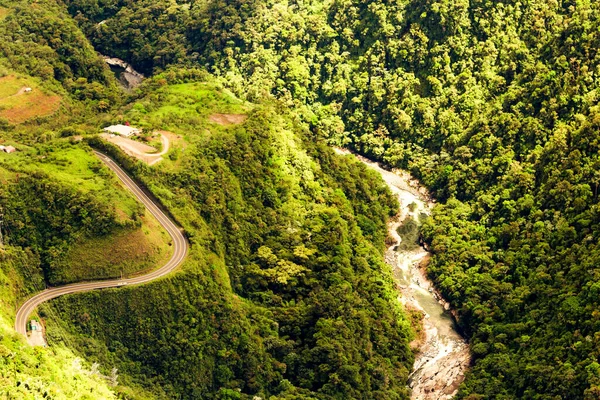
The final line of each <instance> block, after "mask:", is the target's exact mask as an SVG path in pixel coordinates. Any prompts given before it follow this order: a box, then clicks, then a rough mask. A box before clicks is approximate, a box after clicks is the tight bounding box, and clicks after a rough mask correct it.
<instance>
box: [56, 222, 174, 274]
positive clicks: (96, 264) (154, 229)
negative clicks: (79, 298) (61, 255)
mask: <svg viewBox="0 0 600 400" xmlns="http://www.w3.org/2000/svg"><path fill="white" fill-rule="evenodd" d="M142 224H143V225H142V227H140V228H137V229H122V230H119V231H117V232H114V233H112V234H111V235H110V236H104V237H100V238H86V239H83V240H82V241H80V242H77V243H76V244H75V245H74V246H73V248H72V249H71V250H70V251H69V253H68V254H67V256H66V258H65V265H66V266H67V268H68V270H69V276H70V277H72V278H73V281H82V280H87V279H106V278H114V277H118V276H120V275H119V274H120V273H123V276H124V277H127V276H131V275H133V274H139V273H142V272H144V271H147V270H151V269H153V268H156V267H158V266H160V265H162V264H164V263H166V262H167V260H168V259H169V257H170V256H171V254H172V252H171V251H170V247H169V243H170V241H171V238H170V237H169V235H168V234H167V233H166V232H165V231H164V229H162V227H161V226H160V225H159V224H158V222H157V221H156V219H155V218H154V217H153V216H152V215H150V214H149V213H148V212H146V213H145V214H144V216H143V217H142Z"/></svg>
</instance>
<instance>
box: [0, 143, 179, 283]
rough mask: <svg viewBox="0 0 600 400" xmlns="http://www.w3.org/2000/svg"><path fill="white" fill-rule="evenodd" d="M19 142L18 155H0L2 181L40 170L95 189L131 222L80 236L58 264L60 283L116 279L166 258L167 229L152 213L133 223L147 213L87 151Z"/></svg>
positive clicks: (78, 147)
mask: <svg viewBox="0 0 600 400" xmlns="http://www.w3.org/2000/svg"><path fill="white" fill-rule="evenodd" d="M17 146H18V148H19V150H20V151H19V152H17V153H12V154H6V153H0V179H3V178H4V179H10V177H12V179H16V175H17V174H18V173H19V172H20V173H33V172H36V171H42V172H44V173H46V174H47V175H48V176H50V177H51V178H52V179H54V180H56V181H59V182H60V183H61V184H63V185H67V186H71V187H73V188H75V189H77V190H79V191H82V192H84V193H93V194H94V196H95V197H96V198H98V199H101V200H102V201H103V202H106V203H107V204H110V205H111V207H114V209H115V211H116V214H117V216H118V217H119V219H120V221H121V222H122V223H126V224H129V225H130V227H127V228H123V229H121V230H120V231H119V232H115V234H114V235H110V236H105V237H95V238H90V237H81V238H78V239H77V241H76V242H75V243H74V245H73V246H72V248H71V249H70V251H69V253H68V254H67V255H66V257H65V258H64V259H63V260H62V261H61V262H59V263H57V265H56V268H58V271H57V274H58V275H59V276H62V277H63V282H77V281H80V280H87V279H101V278H110V277H118V276H120V274H121V272H123V273H124V274H126V275H127V274H131V273H135V272H138V271H142V270H147V269H150V268H154V267H156V266H158V265H160V263H162V262H164V261H165V260H166V259H167V258H168V257H169V255H170V251H169V246H168V244H167V242H168V235H167V234H166V232H164V230H163V229H162V228H161V227H160V225H158V224H157V223H156V221H155V219H154V217H152V216H151V215H147V216H143V217H142V218H141V219H140V221H141V223H142V225H141V226H136V225H135V223H134V221H135V220H136V218H137V217H138V215H140V216H141V215H145V214H144V212H143V210H142V209H141V205H139V204H138V203H137V202H136V200H135V199H134V198H133V196H132V195H131V194H130V193H129V192H128V191H127V190H125V189H124V188H123V187H122V186H121V184H120V183H118V182H117V180H116V178H114V177H113V176H112V173H110V172H109V171H107V170H106V169H105V168H104V167H102V166H101V163H100V161H99V160H98V159H97V158H96V157H95V156H94V155H93V154H92V153H91V152H90V151H89V149H86V148H85V147H84V146H83V145H76V144H70V143H69V142H68V141H66V140H60V141H57V142H54V143H53V144H52V145H51V146H43V147H40V146H36V147H26V146H23V145H19V144H17ZM2 166H4V168H1V167H2Z"/></svg>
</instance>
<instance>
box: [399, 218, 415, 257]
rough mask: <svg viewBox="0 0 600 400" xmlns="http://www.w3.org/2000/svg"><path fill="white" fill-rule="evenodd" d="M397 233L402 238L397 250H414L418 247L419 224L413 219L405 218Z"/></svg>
mask: <svg viewBox="0 0 600 400" xmlns="http://www.w3.org/2000/svg"><path fill="white" fill-rule="evenodd" d="M397 231H398V234H399V235H400V237H401V238H402V242H400V244H399V245H398V250H414V249H415V248H418V247H419V223H418V222H417V221H415V219H414V218H413V217H411V216H408V217H406V219H405V220H404V221H402V225H400V226H399V227H398V229H397Z"/></svg>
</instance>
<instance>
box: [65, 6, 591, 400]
mask: <svg viewBox="0 0 600 400" xmlns="http://www.w3.org/2000/svg"><path fill="white" fill-rule="evenodd" d="M155 3H157V2H151V1H149V2H139V3H137V4H133V3H132V2H130V3H125V2H124V3H121V4H120V5H116V6H114V5H113V6H114V8H113V11H112V12H113V13H114V14H111V15H114V16H115V18H117V17H118V15H119V14H120V13H126V12H132V11H133V10H136V11H140V12H142V13H145V15H147V16H148V18H150V15H151V14H150V11H149V10H150V9H151V8H152V7H153V5H154V4H155ZM69 4H70V10H71V12H72V13H73V14H77V13H78V12H81V13H82V14H81V16H80V20H81V21H83V22H82V23H83V24H84V26H87V25H85V24H91V22H90V21H93V22H96V21H97V20H98V19H99V18H106V17H111V15H108V14H106V13H104V14H102V17H100V14H99V13H95V12H93V11H92V12H90V11H89V9H86V8H85V7H84V5H86V4H89V2H88V1H85V0H79V1H71V2H69ZM154 6H155V5H154ZM599 7H600V6H599V5H598V3H597V2H592V1H585V0H581V1H551V2H548V1H536V0H530V1H508V2H490V1H471V2H465V1H458V2H456V1H436V2H431V1H429V2H416V1H400V2H386V1H369V2H356V1H352V0H348V1H346V0H336V1H333V2H329V3H326V4H323V3H318V2H308V3H306V2H304V3H297V2H291V3H290V2H276V1H270V2H256V1H254V2H252V1H251V2H248V1H237V2H236V1H234V2H222V1H219V0H213V1H197V2H194V3H192V4H191V5H190V7H189V9H188V8H183V9H182V10H180V11H177V10H176V9H175V8H172V9H171V10H172V12H173V13H175V14H176V15H177V17H174V18H173V20H175V19H176V18H179V19H180V20H181V21H185V25H181V26H179V28H178V29H177V30H175V32H177V34H178V35H182V36H184V37H185V41H184V42H178V45H179V46H184V48H185V49H186V51H185V53H182V52H181V51H179V53H177V54H178V55H177V56H176V57H174V58H176V59H177V60H178V62H182V63H194V62H198V61H199V62H200V63H201V64H206V65H207V66H208V67H209V68H210V69H211V70H212V71H213V72H215V73H217V74H218V75H220V76H222V77H223V78H224V81H226V82H227V83H228V84H229V85H230V87H231V88H232V89H233V90H235V91H236V92H237V93H239V94H242V93H244V95H246V96H248V98H256V97H260V96H262V95H264V94H265V93H270V94H273V95H276V96H278V97H280V98H282V99H285V100H286V101H293V102H294V103H295V104H296V105H297V106H298V107H300V108H301V109H303V110H304V111H302V113H303V115H304V116H305V118H307V120H308V121H309V122H310V123H311V124H312V125H313V127H314V130H315V131H316V132H319V133H321V134H323V135H326V136H328V137H330V138H331V139H332V140H334V141H336V142H337V143H344V144H346V145H348V146H351V147H353V148H355V149H357V150H359V151H361V152H363V153H365V154H367V155H370V156H372V157H375V158H377V159H380V160H383V161H385V162H387V163H388V164H390V165H393V166H399V167H403V168H409V169H410V170H411V171H412V172H413V173H414V174H416V175H417V176H419V177H420V178H421V179H422V180H423V182H424V183H425V184H426V185H427V186H428V187H429V188H430V189H432V190H433V191H434V193H435V194H436V196H437V197H438V198H439V200H440V201H441V202H442V204H441V205H440V206H439V207H438V208H437V210H436V212H435V214H434V216H433V218H432V220H431V222H430V223H429V224H428V225H427V226H426V228H425V232H424V234H425V238H426V240H428V241H429V242H430V243H431V244H432V248H433V251H434V252H435V257H434V258H433V262H432V266H431V269H430V274H431V276H432V277H433V278H434V279H435V281H436V282H437V283H438V285H439V287H440V288H441V290H442V291H443V293H444V295H446V296H447V298H448V299H449V300H450V301H451V302H452V304H453V305H454V306H455V307H456V308H457V309H458V310H459V314H460V316H461V325H462V326H463V327H464V328H465V330H466V331H467V332H468V333H469V336H470V337H471V338H472V343H473V352H474V354H475V356H476V361H475V367H474V369H473V372H472V373H471V375H470V377H469V378H468V379H467V381H466V383H465V385H464V386H463V389H462V391H461V395H460V396H462V397H468V396H469V395H472V398H479V397H478V396H484V397H496V398H515V397H516V398H555V396H562V398H583V397H586V396H587V397H588V398H595V397H596V396H597V392H598V386H597V385H598V379H599V377H598V367H597V363H596V359H597V354H595V350H594V349H596V348H597V345H596V344H595V340H596V339H595V336H596V335H595V332H597V331H598V329H597V326H596V325H597V324H596V323H595V322H594V321H595V320H596V317H595V316H594V315H595V314H594V313H593V311H594V310H595V309H596V308H597V307H598V304H597V299H596V297H595V295H594V294H593V293H594V292H593V290H594V289H593V287H594V285H595V281H596V279H597V276H596V275H597V272H594V271H596V269H597V268H596V265H597V264H598V260H597V254H598V252H597V246H598V237H597V234H598V232H599V230H598V226H597V222H596V221H597V220H598V218H597V212H598V211H597V210H598V184H599V183H600V182H599V179H600V176H599V175H598V173H597V170H598V167H599V164H598V163H599V161H598V143H597V142H598V141H597V140H596V137H597V130H598V123H599V114H598V107H597V102H598V98H597V91H598V82H599V81H598V73H599V70H598V68H599V55H598V49H599V48H600V35H599V34H598V32H599V30H598V29H599V21H598V15H600V13H599V11H600V10H599ZM100 8H101V7H100ZM162 18H164V17H162ZM155 20H156V18H155ZM90 26H91V25H90ZM163 27H164V31H162V32H163V33H162V34H160V33H159V37H160V38H162V40H167V39H168V35H171V36H170V37H172V38H173V40H179V39H174V36H173V30H172V27H168V26H167V25H166V24H163V25H159V26H157V30H158V32H161V30H162V29H163ZM110 29H114V30H115V31H116V32H120V31H121V30H124V29H126V28H124V27H123V26H117V25H116V24H114V25H113V26H112V27H111V28H110ZM86 32H87V33H88V34H89V35H90V37H91V38H92V40H93V41H94V42H95V43H106V44H107V45H108V42H105V41H104V40H103V38H102V37H101V36H100V35H98V34H96V33H94V32H92V31H91V30H90V29H86ZM168 32H169V33H168ZM160 40H161V39H157V43H158V41H160ZM177 49H180V47H178V48H177ZM131 51H132V52H136V53H138V54H140V52H139V50H137V49H136V47H135V46H134V47H133V48H132V49H131ZM154 57H155V56H152V57H151V58H150V57H148V58H147V59H148V62H150V64H148V63H146V64H143V65H144V66H145V68H148V65H151V68H159V69H160V68H162V64H160V63H158V62H155V61H154V60H155V58H154ZM151 59H152V61H151Z"/></svg>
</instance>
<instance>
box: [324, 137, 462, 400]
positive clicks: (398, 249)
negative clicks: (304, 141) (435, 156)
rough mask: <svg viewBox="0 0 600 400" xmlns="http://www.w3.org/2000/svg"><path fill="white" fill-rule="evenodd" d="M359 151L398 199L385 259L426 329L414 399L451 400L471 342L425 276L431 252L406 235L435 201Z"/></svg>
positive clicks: (412, 382)
mask: <svg viewBox="0 0 600 400" xmlns="http://www.w3.org/2000/svg"><path fill="white" fill-rule="evenodd" d="M335 150H336V152H337V153H338V154H351V152H349V151H348V150H345V149H340V148H336V149H335ZM355 156H356V157H357V158H358V159H359V160H360V161H361V162H362V163H363V164H365V165H366V166H368V167H369V168H371V169H373V170H375V171H377V172H378V173H379V174H380V175H381V177H382V178H383V180H384V181H385V183H386V184H387V185H388V187H389V188H390V190H391V191H392V193H393V194H394V195H395V196H397V198H398V202H399V204H400V207H399V208H398V213H397V214H396V216H395V217H393V218H392V219H391V220H390V222H389V223H388V241H387V249H386V252H385V261H386V263H388V264H389V265H390V266H391V267H392V272H393V275H394V281H395V282H396V285H397V287H398V292H399V295H398V300H399V301H400V302H401V303H402V304H403V306H404V307H405V309H407V310H412V311H417V312H419V313H421V314H422V315H423V319H422V330H421V331H420V332H418V337H417V338H416V339H415V341H414V342H413V347H415V348H418V353H417V354H416V357H415V363H414V367H413V371H412V372H411V375H410V377H409V386H410V387H411V389H412V395H411V399H414V400H442V399H444V400H445V399H451V398H453V397H454V395H456V393H457V391H458V387H459V385H460V383H461V382H462V381H463V380H464V377H465V375H464V374H465V371H466V370H467V368H468V367H469V363H470V360H471V358H470V353H469V347H468V344H467V342H466V341H465V339H464V338H463V337H462V336H461V335H460V334H459V333H458V332H457V330H456V325H455V321H454V318H453V316H452V313H451V310H450V305H449V304H448V303H447V302H446V301H445V300H444V299H443V298H442V296H441V295H440V294H439V292H438V291H437V290H436V289H435V287H434V286H433V284H432V283H431V281H430V280H429V279H428V278H427V274H426V270H425V268H426V265H427V262H428V260H429V257H430V253H429V252H428V251H427V250H426V249H425V248H424V247H423V246H421V245H420V244H418V243H417V242H416V241H414V240H413V241H412V243H410V242H409V238H408V236H414V230H415V229H418V225H419V224H420V221H419V220H420V219H422V218H424V217H426V216H427V215H429V214H430V212H431V209H432V207H433V205H434V202H433V200H432V199H431V198H430V196H429V194H428V192H427V190H426V189H425V188H424V187H422V186H420V185H419V183H418V182H417V181H415V180H414V179H412V178H411V176H410V174H408V173H407V172H405V171H399V170H393V171H388V170H386V169H384V168H382V167H381V166H380V165H379V164H378V163H375V162H373V161H371V160H369V159H367V158H365V157H362V156H359V155H355ZM411 220H412V221H411ZM409 221H411V222H409ZM413 221H414V222H413ZM407 223H413V224H414V225H415V226H414V228H413V232H412V235H410V234H407V235H406V236H407V237H405V238H403V237H402V234H400V233H399V232H398V231H399V229H402V227H403V226H404V225H406V224H407ZM410 239H414V237H411V238H410Z"/></svg>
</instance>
